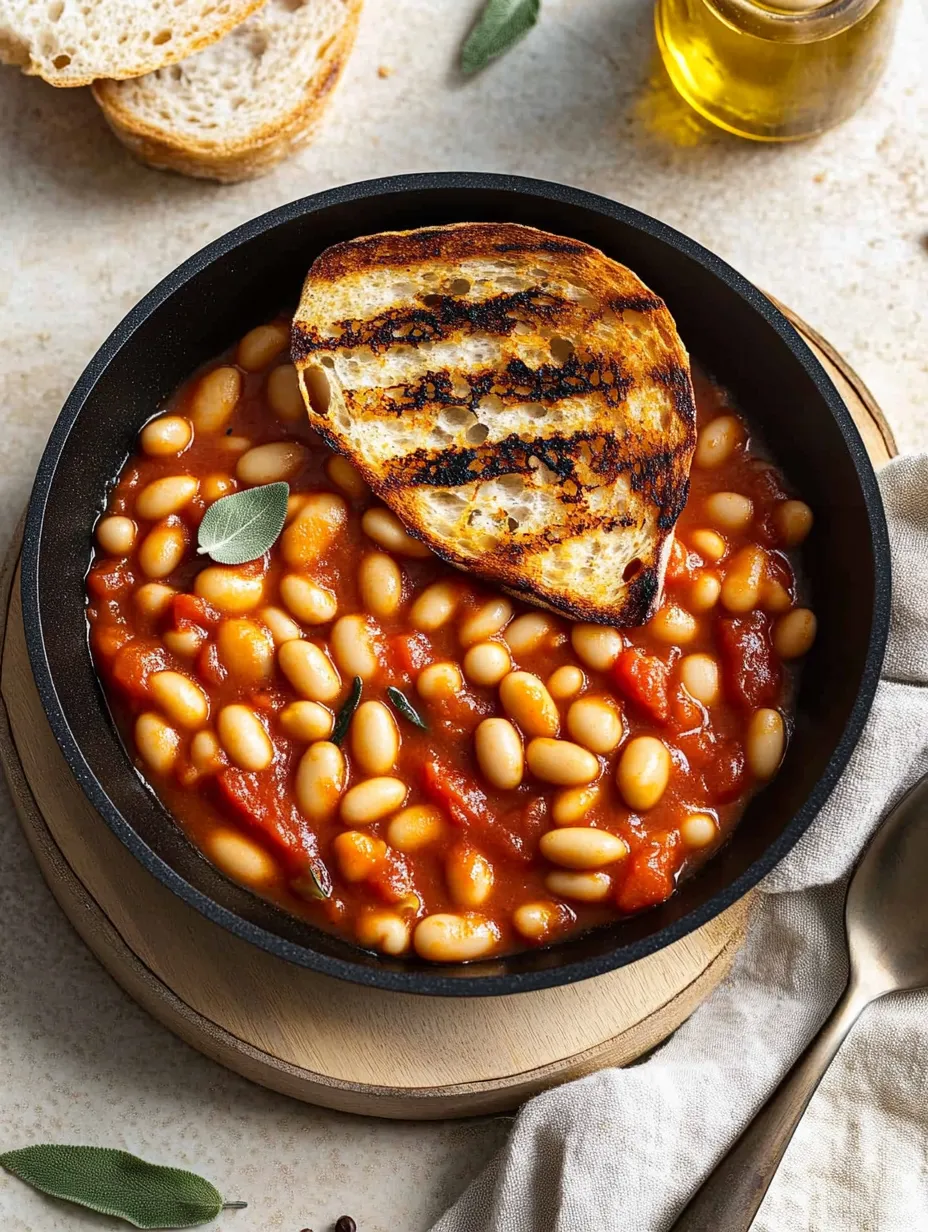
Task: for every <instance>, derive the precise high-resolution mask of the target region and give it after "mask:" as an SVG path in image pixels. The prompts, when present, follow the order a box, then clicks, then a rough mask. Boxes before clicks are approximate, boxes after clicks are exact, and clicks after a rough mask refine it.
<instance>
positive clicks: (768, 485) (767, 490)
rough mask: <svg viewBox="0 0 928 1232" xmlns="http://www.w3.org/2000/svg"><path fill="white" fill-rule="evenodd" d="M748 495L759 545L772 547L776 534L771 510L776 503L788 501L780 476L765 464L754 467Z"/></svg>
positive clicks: (774, 543)
mask: <svg viewBox="0 0 928 1232" xmlns="http://www.w3.org/2000/svg"><path fill="white" fill-rule="evenodd" d="M749 494H750V496H751V497H752V499H753V501H754V508H755V514H754V526H755V530H756V532H757V536H758V538H759V539H760V541H761V543H763V544H765V545H766V546H767V547H774V546H775V545H776V543H777V533H776V529H775V528H774V525H773V516H772V515H773V510H774V508H775V507H776V505H777V503H778V502H779V501H782V500H788V499H789V493H788V492H787V491H786V489H785V488H784V486H783V480H782V476H781V475H780V474H779V473H778V472H777V470H776V469H775V468H774V467H772V466H769V465H767V464H765V463H759V464H758V465H756V466H755V467H754V468H753V470H752V473H751V476H750V484H749Z"/></svg>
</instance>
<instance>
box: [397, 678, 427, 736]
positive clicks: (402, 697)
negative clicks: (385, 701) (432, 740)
mask: <svg viewBox="0 0 928 1232" xmlns="http://www.w3.org/2000/svg"><path fill="white" fill-rule="evenodd" d="M387 697H389V699H390V701H391V702H392V703H393V705H394V706H395V707H396V708H397V710H398V711H399V713H400V714H401V715H402V716H403V718H404V719H408V720H409V722H410V723H414V724H415V725H416V727H421V728H422V730H423V731H428V730H429V726H428V724H427V723H426V721H425V719H423V717H422V716H421V714H419V712H418V710H416V708H415V706H414V705H413V704H412V702H411V701H410V700H409V698H408V697H407V696H406V694H405V693H401V692H400V691H399V689H394V687H393V685H392V684H391V685H390V687H389V688H388V689H387Z"/></svg>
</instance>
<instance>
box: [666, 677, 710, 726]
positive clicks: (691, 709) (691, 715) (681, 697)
mask: <svg viewBox="0 0 928 1232" xmlns="http://www.w3.org/2000/svg"><path fill="white" fill-rule="evenodd" d="M668 720H669V723H670V726H671V727H672V728H673V730H674V731H675V732H688V731H694V730H695V729H696V728H700V727H703V726H704V725H705V722H706V712H705V710H704V709H703V708H702V706H700V704H699V702H697V701H696V700H695V698H693V697H691V696H690V694H689V693H687V691H686V689H685V688H684V687H683V685H682V684H680V685H677V688H676V692H675V693H674V695H673V697H672V698H671V699H670V712H669V715H668Z"/></svg>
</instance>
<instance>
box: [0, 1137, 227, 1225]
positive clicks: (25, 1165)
mask: <svg viewBox="0 0 928 1232" xmlns="http://www.w3.org/2000/svg"><path fill="white" fill-rule="evenodd" d="M0 1165H2V1166H3V1167H4V1168H6V1170H7V1172H12V1173H13V1175H14V1176H18V1177H19V1179H20V1180H21V1181H25V1182H26V1184H27V1185H31V1186H32V1187H33V1189H38V1190H40V1191H41V1192H42V1193H46V1194H49V1195H50V1196H51V1197H53V1198H63V1199H64V1200H65V1201H66V1202H75V1203H77V1205H79V1206H86V1207H89V1208H90V1210H92V1211H99V1212H100V1213H101V1214H103V1215H113V1216H115V1217H116V1218H117V1219H124V1220H125V1221H126V1223H131V1224H132V1225H133V1227H136V1228H194V1227H196V1226H198V1225H199V1224H202V1223H209V1221H210V1220H211V1219H215V1218H216V1216H217V1215H218V1214H219V1212H220V1211H221V1210H222V1209H223V1205H224V1204H223V1201H222V1195H221V1194H220V1193H219V1191H218V1189H216V1187H215V1186H214V1185H211V1184H210V1183H209V1181H206V1180H204V1179H203V1177H202V1176H197V1175H196V1173H195V1172H186V1171H184V1170H183V1169H181V1168H164V1167H162V1166H161V1165H159V1164H149V1163H146V1162H145V1160H144V1159H139V1158H138V1156H136V1155H130V1154H129V1153H128V1152H127V1151H114V1150H111V1149H109V1148H108V1147H100V1146H50V1145H47V1144H46V1145H42V1146H27V1147H24V1148H23V1149H22V1150H19V1151H7V1152H6V1154H4V1155H0ZM227 1205H229V1206H240V1205H243V1204H242V1203H237V1202H236V1203H228V1204H227Z"/></svg>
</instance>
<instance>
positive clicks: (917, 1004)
mask: <svg viewBox="0 0 928 1232" xmlns="http://www.w3.org/2000/svg"><path fill="white" fill-rule="evenodd" d="M880 486H881V488H882V492H883V499H884V501H885V504H886V513H887V518H888V521H889V531H890V540H891V544H892V566H893V578H894V591H893V612H892V624H891V631H890V638H889V648H888V652H887V656H886V662H885V665H884V669H883V679H882V680H881V682H880V685H879V688H878V691H877V695H876V701H875V704H874V707H873V712H872V714H871V716H870V719H869V722H868V725H867V728H866V731H865V733H864V736H863V738H862V740H861V742H860V744H859V746H858V748H857V749H856V751H855V752H854V755H853V757H852V758H851V761H850V764H849V765H848V767H847V770H846V771H845V773H844V776H843V778H842V779H841V781H840V783H839V784H838V786H837V787H836V789H835V791H834V793H833V794H832V796H831V798H830V799H829V801H828V803H827V804H826V805H825V807H824V808H823V809H822V811H821V813H820V814H819V816H818V817H817V818H816V820H815V822H814V823H813V824H812V826H811V827H810V829H809V830H808V831H807V832H806V834H805V835H804V837H803V838H802V839H801V840H800V842H799V843H798V844H797V845H796V847H794V848H793V850H792V852H791V853H790V854H789V855H788V856H787V857H786V859H784V860H783V861H782V863H781V864H780V865H778V867H777V868H776V869H774V870H773V872H772V873H771V874H770V875H769V876H768V877H767V878H766V879H765V881H764V882H763V883H762V885H761V887H760V888H761V894H760V905H759V907H758V909H757V910H756V912H755V914H754V918H753V922H752V925H751V928H750V931H749V936H748V939H747V942H746V944H745V946H744V948H743V949H742V951H741V953H740V954H739V956H738V958H737V959H736V962H735V966H734V968H733V971H732V973H731V974H730V976H729V977H728V979H727V980H726V981H725V982H724V983H723V984H722V985H721V986H720V987H719V988H718V989H717V990H716V991H715V992H714V993H713V995H712V996H711V997H710V998H709V999H708V1000H707V1001H706V1002H705V1003H704V1004H703V1005H702V1006H701V1007H700V1008H699V1010H697V1012H696V1013H695V1014H694V1015H693V1016H692V1018H690V1019H689V1021H688V1022H686V1023H685V1024H684V1025H683V1026H682V1027H681V1028H680V1030H679V1031H678V1032H677V1033H676V1034H675V1035H674V1036H673V1037H672V1038H671V1039H670V1040H669V1041H668V1042H667V1043H666V1044H665V1045H664V1046H663V1047H662V1048H660V1049H659V1050H658V1051H657V1052H656V1053H655V1054H654V1055H653V1056H652V1057H651V1058H650V1059H649V1060H647V1061H645V1062H644V1063H642V1064H640V1065H637V1066H632V1067H630V1068H628V1069H611V1070H603V1071H602V1072H600V1073H597V1074H594V1075H591V1076H590V1077H588V1078H583V1079H580V1080H579V1081H576V1082H573V1083H569V1084H568V1085H566V1086H563V1087H560V1088H558V1089H556V1090H553V1091H549V1092H546V1093H545V1094H543V1095H539V1096H536V1098H535V1099H533V1100H531V1101H530V1102H529V1103H528V1104H526V1105H525V1106H524V1107H523V1109H522V1110H521V1112H520V1113H519V1115H518V1117H517V1119H516V1121H515V1124H514V1127H513V1130H512V1133H511V1136H510V1138H509V1141H508V1143H507V1144H506V1146H505V1147H504V1148H503V1149H502V1151H501V1152H500V1154H499V1155H498V1156H497V1157H496V1159H495V1160H493V1161H492V1163H491V1164H490V1165H489V1166H488V1167H487V1168H486V1170H485V1171H484V1172H483V1174H482V1175H481V1176H480V1177H479V1178H478V1179H477V1180H476V1181H475V1182H474V1183H473V1184H472V1185H471V1186H470V1188H469V1189H468V1190H466V1191H465V1193H464V1194H463V1196H462V1197H461V1198H460V1199H459V1200H458V1202H457V1203H456V1204H455V1206H453V1207H452V1208H451V1210H449V1211H448V1212H447V1213H446V1214H445V1215H444V1216H443V1217H442V1218H441V1219H440V1220H439V1221H438V1223H437V1224H436V1225H435V1228H434V1230H433V1232H587V1230H589V1232H593V1230H594V1229H596V1230H597V1232H662V1230H664V1229H667V1228H669V1227H671V1225H672V1224H673V1222H674V1219H675V1218H676V1216H677V1215H678V1214H679V1212H680V1211H681V1209H682V1208H683V1206H684V1205H685V1204H686V1201H687V1200H688V1198H689V1197H690V1196H691V1194H692V1193H693V1192H694V1191H695V1189H696V1188H697V1187H698V1185H699V1184H700V1182H701V1181H702V1180H703V1178H704V1177H705V1176H706V1174H707V1173H708V1172H709V1171H710V1169H711V1168H712V1166H713V1165H714V1164H715V1162H716V1161H717V1160H718V1159H719V1158H720V1157H721V1156H722V1155H723V1154H724V1153H725V1151H726V1150H727V1149H728V1147H729V1146H730V1145H731V1144H732V1142H733V1141H734V1140H735V1138H736V1137H737V1136H738V1134H739V1133H740V1132H741V1130H742V1129H743V1128H744V1127H745V1126H746V1125H747V1123H748V1121H749V1120H750V1119H751V1118H752V1116H753V1115H754V1113H756V1112H757V1110H758V1109H759V1108H760V1106H761V1105H762V1103H763V1102H764V1100H765V1099H766V1097H767V1096H768V1095H769V1094H770V1092H771V1091H772V1090H773V1088H774V1087H775V1086H776V1084H777V1082H778V1081H779V1079H780V1078H781V1077H782V1076H783V1074H785V1073H786V1071H787V1070H788V1069H789V1067H790V1065H791V1064H792V1063H793V1061H794V1060H795V1059H796V1057H797V1056H798V1054H799V1053H800V1052H801V1051H802V1049H803V1048H804V1047H805V1045H806V1043H807V1042H808V1041H809V1039H810V1038H811V1036H812V1035H813V1034H814V1033H815V1031H816V1029H817V1028H818V1026H819V1025H820V1024H821V1023H822V1022H823V1021H824V1019H825V1018H826V1017H827V1015H828V1013H829V1011H830V1010H831V1007H832V1005H833V1004H834V1002H835V1001H836V1000H837V998H838V995H839V993H840V991H841V989H842V987H843V984H844V980H845V978H846V973H847V962H846V950H845V944H844V937H843V926H842V908H843V897H844V889H845V885H846V882H847V875H848V872H849V870H850V868H851V866H852V865H853V863H854V861H855V859H856V856H857V854H858V853H859V851H860V849H861V848H862V846H863V845H864V843H865V841H866V839H867V837H868V835H869V834H870V833H871V832H872V831H873V829H874V828H875V826H876V825H877V823H878V821H879V820H880V818H881V817H882V816H883V814H884V813H885V812H886V811H887V809H888V808H889V807H890V806H891V805H892V804H893V803H895V802H896V801H897V800H898V799H899V798H900V797H901V796H902V794H903V793H904V792H905V790H906V789H907V788H908V787H909V786H911V785H912V783H914V782H915V780H916V779H917V778H919V777H920V776H921V775H922V774H924V773H925V772H926V771H928V687H926V686H928V457H911V458H902V459H897V460H896V461H894V462H892V463H890V464H889V465H888V466H887V467H886V468H885V469H884V470H883V471H882V473H881V475H880ZM925 880H926V902H928V869H926V870H925ZM926 1058H928V994H924V993H907V994H900V995H898V996H893V997H890V998H886V999H884V1000H883V1001H881V1002H879V1003H877V1004H876V1005H873V1006H871V1007H870V1009H869V1010H867V1011H866V1013H865V1014H864V1016H863V1018H862V1019H861V1020H860V1021H859V1022H858V1024H857V1026H856V1027H855V1029H854V1031H853V1033H852V1034H851V1036H850V1038H849V1039H848V1040H847V1042H846V1043H845V1045H844V1048H843V1049H842V1051H841V1053H839V1055H838V1057H837V1058H836V1060H835V1061H834V1062H833V1064H832V1067H831V1069H830V1071H829V1073H828V1075H827V1077H826V1078H825V1081H824V1082H823V1084H822V1086H821V1087H820V1088H819V1091H818V1093H817V1094H816V1096H815V1098H814V1099H813V1101H812V1104H811V1105H810V1107H809V1109H808V1111H807V1112H806V1115H805V1118H804V1120H803V1122H802V1124H801V1125H800V1127H799V1129H798V1131H797V1133H796V1136H795V1138H794V1139H793V1142H792V1144H791V1146H790V1148H789V1150H788V1152H787V1155H786V1157H785V1159H784V1160H783V1163H782V1164H781V1166H780V1171H779V1173H778V1175H777V1178H776V1180H775V1181H774V1184H773V1186H772V1187H771V1189H770V1191H769V1193H768V1195H767V1198H766V1199H765V1201H764V1205H763V1206H762V1208H761V1210H760V1212H759V1213H758V1216H757V1219H756V1221H755V1223H754V1225H753V1228H754V1229H755V1232H863V1230H864V1229H867V1230H871V1229H872V1230H873V1232H912V1230H913V1229H925V1228H928V1061H926ZM706 1232H726V1230H724V1229H718V1230H716V1229H706Z"/></svg>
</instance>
